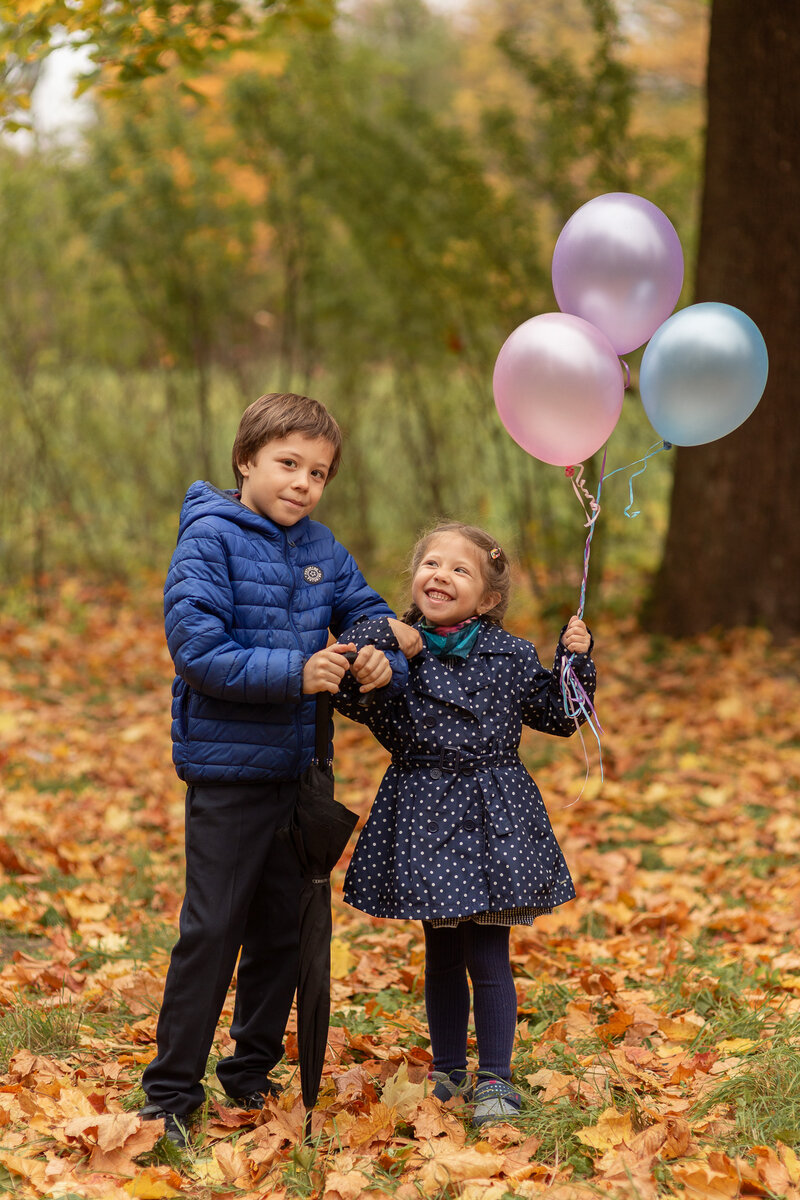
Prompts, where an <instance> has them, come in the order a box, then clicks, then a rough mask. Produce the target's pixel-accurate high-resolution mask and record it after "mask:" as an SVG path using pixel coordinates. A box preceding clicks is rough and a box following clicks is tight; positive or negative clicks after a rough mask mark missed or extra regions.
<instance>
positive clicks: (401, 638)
mask: <svg viewBox="0 0 800 1200" xmlns="http://www.w3.org/2000/svg"><path fill="white" fill-rule="evenodd" d="M387 620H388V621H389V624H390V625H391V627H392V633H393V634H394V636H395V637H396V638H397V644H398V646H399V647H400V649H401V650H402V651H403V654H405V656H406V658H413V657H414V655H415V654H419V652H420V650H421V649H422V634H421V633H420V632H419V630H418V629H415V628H414V626H413V625H406V623H405V621H397V620H395V618H394V617H388V618H387Z"/></svg>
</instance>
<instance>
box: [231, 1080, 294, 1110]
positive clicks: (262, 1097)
mask: <svg viewBox="0 0 800 1200" xmlns="http://www.w3.org/2000/svg"><path fill="white" fill-rule="evenodd" d="M282 1091H283V1088H282V1087H281V1085H280V1084H279V1083H276V1082H275V1080H274V1079H268V1080H267V1084H266V1087H265V1088H264V1090H263V1091H261V1092H248V1093H247V1095H246V1096H234V1097H233V1103H234V1104H235V1105H236V1107H237V1108H263V1107H264V1105H265V1104H266V1103H267V1101H268V1100H269V1099H270V1097H272V1096H279V1095H280V1094H281V1092H282Z"/></svg>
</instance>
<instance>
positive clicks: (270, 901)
mask: <svg viewBox="0 0 800 1200" xmlns="http://www.w3.org/2000/svg"><path fill="white" fill-rule="evenodd" d="M297 786H298V785H297V781H296V780H295V781H291V782H288V783H242V784H231V785H227V784H224V785H215V786H208V787H201V786H191V787H189V789H188V791H187V793H186V895H185V897H184V900H183V906H182V908H181V915H180V936H179V939H178V941H177V943H176V945H175V947H174V949H173V951H172V957H171V959H170V964H169V971H168V973H167V981H166V985H165V988H164V999H163V1002H162V1006H161V1013H160V1015H159V1019H158V1028H157V1034H156V1037H157V1043H158V1054H157V1057H156V1058H155V1059H154V1060H153V1061H152V1062H151V1063H150V1065H149V1066H148V1067H147V1069H146V1070H145V1072H144V1076H143V1078H142V1086H143V1087H144V1090H145V1092H146V1094H147V1098H148V1100H151V1101H154V1102H156V1103H158V1104H159V1105H160V1106H161V1107H162V1108H164V1109H166V1111H167V1112H173V1113H178V1114H180V1115H186V1114H188V1113H190V1112H193V1111H194V1110H195V1109H196V1108H198V1107H199V1105H201V1104H202V1103H203V1101H204V1099H205V1091H204V1088H203V1086H202V1082H201V1081H202V1079H203V1076H204V1075H205V1071H206V1065H207V1062H208V1055H209V1052H210V1050H211V1045H212V1042H213V1039H214V1034H215V1031H216V1028H217V1022H218V1020H219V1015H220V1013H221V1011H222V1006H223V1004H224V1002H225V997H226V994H227V991H228V987H229V985H230V982H231V979H232V977H233V971H234V968H235V966H236V958H237V955H238V954H239V951H240V949H241V957H240V959H239V968H238V972H237V983H236V1003H235V1007H234V1014H233V1023H232V1025H231V1035H232V1036H233V1038H234V1040H235V1042H236V1049H235V1052H234V1054H233V1055H232V1056H231V1057H229V1058H224V1059H222V1060H221V1061H220V1062H219V1064H218V1065H217V1077H218V1079H219V1080H220V1082H221V1084H222V1086H223V1087H224V1088H225V1091H226V1092H227V1093H228V1094H229V1095H230V1096H243V1095H246V1094H247V1093H249V1092H253V1091H259V1090H263V1089H264V1086H265V1083H266V1078H267V1074H268V1072H269V1071H270V1070H271V1069H272V1067H274V1065H275V1063H276V1062H277V1061H278V1060H279V1059H280V1057H281V1055H282V1054H283V1035H284V1031H285V1029H286V1021H287V1018H288V1016H289V1011H290V1009H291V1006H292V1000H293V998H294V993H295V988H296V986H297V971H298V905H299V895H300V886H301V876H300V868H299V866H298V864H297V861H296V859H295V856H294V854H293V852H292V850H291V849H290V847H289V846H288V845H287V844H286V843H285V842H284V841H283V839H281V838H276V833H277V831H278V830H279V829H281V828H282V827H283V826H285V825H286V824H287V822H288V819H289V816H290V813H291V811H292V808H293V807H294V802H295V798H296V796H297Z"/></svg>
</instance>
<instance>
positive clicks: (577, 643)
mask: <svg viewBox="0 0 800 1200" xmlns="http://www.w3.org/2000/svg"><path fill="white" fill-rule="evenodd" d="M561 644H562V645H563V646H564V648H565V649H566V650H569V652H570V654H585V653H586V651H587V650H588V649H589V647H590V646H591V644H592V639H591V635H590V634H589V630H588V629H587V628H586V626H585V625H584V623H583V621H582V620H581V619H580V617H570V619H569V621H568V623H567V628H566V629H565V630H564V632H563V633H562V635H561Z"/></svg>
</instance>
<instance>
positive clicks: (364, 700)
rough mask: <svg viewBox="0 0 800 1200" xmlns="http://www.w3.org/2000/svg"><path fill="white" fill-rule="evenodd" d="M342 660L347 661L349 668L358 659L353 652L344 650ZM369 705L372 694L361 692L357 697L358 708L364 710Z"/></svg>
mask: <svg viewBox="0 0 800 1200" xmlns="http://www.w3.org/2000/svg"><path fill="white" fill-rule="evenodd" d="M344 658H346V659H347V661H348V662H349V663H350V666H351V667H352V665H353V663H354V662H355V661H356V659H357V658H358V655H357V653H356V651H355V650H345V651H344ZM371 703H372V692H361V694H360V695H359V697H358V707H359V708H366V707H367V705H368V704H371Z"/></svg>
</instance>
